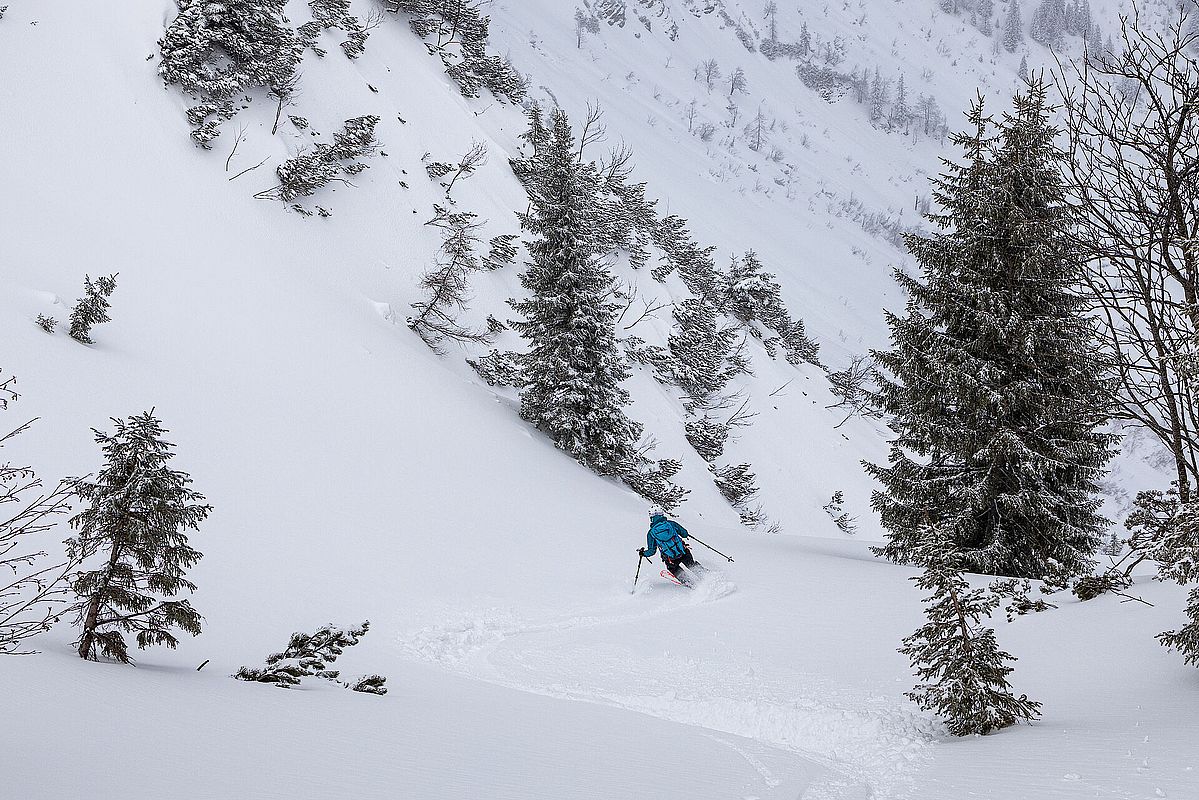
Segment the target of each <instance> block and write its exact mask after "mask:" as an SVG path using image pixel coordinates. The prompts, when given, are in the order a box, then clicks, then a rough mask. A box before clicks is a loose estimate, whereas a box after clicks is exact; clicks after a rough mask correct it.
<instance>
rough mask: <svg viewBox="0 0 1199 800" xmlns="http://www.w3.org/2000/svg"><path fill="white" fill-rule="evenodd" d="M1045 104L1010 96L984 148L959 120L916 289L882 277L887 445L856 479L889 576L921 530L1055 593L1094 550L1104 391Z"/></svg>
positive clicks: (965, 558) (919, 241)
mask: <svg viewBox="0 0 1199 800" xmlns="http://www.w3.org/2000/svg"><path fill="white" fill-rule="evenodd" d="M1044 103H1045V93H1044V88H1043V87H1042V86H1039V85H1034V86H1031V87H1030V89H1029V90H1028V92H1027V93H1025V94H1021V95H1018V96H1017V97H1016V101H1015V107H1016V111H1015V114H1014V115H1012V116H1007V117H1005V119H1004V121H1003V122H1002V124H1001V125H1000V126H999V129H1000V130H999V133H1000V138H999V141H996V140H995V139H993V138H992V137H991V136H990V135H989V132H988V128H989V126H990V124H991V120H990V119H989V118H987V117H984V115H983V110H982V105H981V102H980V103H978V104H976V105H974V106H973V108H972V109H971V111H970V113H969V120H970V124H971V126H972V127H973V129H974V130H973V132H971V133H966V134H959V135H957V136H956V137H955V142H956V144H957V145H958V146H960V147H962V148H963V150H964V151H965V163H964V164H962V165H958V164H954V163H950V162H946V165H947V168H948V169H947V172H946V173H945V174H943V175H942V176H941V178H940V179H938V180H937V181H936V182H935V186H936V192H935V196H936V199H937V201H938V203H939V204H940V206H941V208H942V209H943V212H942V213H941V214H939V215H936V216H932V217H931V219H932V220H933V221H934V222H935V223H936V224H937V225H938V226H939V227H940V228H941V229H942V232H940V233H936V234H934V235H932V236H929V237H924V236H920V235H910V236H909V237H908V240H907V243H908V247H909V249H910V251H911V252H912V254H913V255H914V256H915V258H916V260H917V261H918V262H919V264H920V266H921V269H922V277H921V278H920V279H917V278H914V277H911V276H909V275H907V274H905V273H903V272H899V271H897V273H896V277H897V280H898V281H899V282H900V284H901V285H902V286H903V288H904V289H905V290H906V292H907V294H908V306H907V313H906V315H904V316H899V315H896V314H891V313H888V314H887V323H888V325H889V326H890V328H891V338H892V342H893V345H894V349H892V350H890V351H887V352H876V353H874V357H875V359H876V361H877V362H878V364H879V367H880V370H879V374H878V381H879V388H878V390H877V392H876V393H875V395H874V400H875V402H876V403H877V405H878V407H879V409H880V410H881V411H882V412H883V413H885V414H886V415H887V416H888V417H890V419H891V427H892V429H893V430H894V431H895V432H896V434H897V438H896V439H895V440H894V441H893V442H892V448H891V456H890V461H891V463H890V464H889V465H887V466H878V465H872V464H867V465H866V468H867V471H868V472H869V473H870V474H871V475H872V476H874V477H875V478H877V479H878V480H879V481H880V482H881V483H882V484H883V489H882V491H877V492H875V494H874V497H873V501H872V505H873V506H874V508H875V510H876V511H878V512H879V514H880V515H881V517H882V522H883V526H884V527H885V528H886V529H887V530H888V533H889V542H888V544H887V545H886V546H885V547H883V548H880V549H879V550H878V552H879V553H881V554H882V555H885V556H887V557H889V558H891V559H894V560H897V561H911V560H912V559H913V558H914V557H915V555H916V551H917V549H918V548H919V547H920V545H921V544H922V542H921V537H922V536H923V535H924V534H925V533H927V527H926V525H925V524H924V518H925V516H926V515H928V514H935V515H936V518H937V520H938V523H939V530H940V531H942V532H943V534H944V535H945V536H946V537H947V538H948V540H949V541H950V542H952V543H953V545H954V546H955V547H957V548H959V550H960V551H961V555H962V565H963V568H964V569H968V570H970V571H972V572H980V573H988V574H995V575H1006V576H1010V577H1021V578H1050V577H1056V578H1059V579H1063V580H1064V579H1065V578H1067V577H1069V576H1073V575H1079V574H1086V573H1088V572H1089V571H1090V563H1091V558H1092V555H1093V553H1094V552H1095V550H1096V549H1097V548H1098V546H1099V544H1100V542H1101V534H1102V531H1103V528H1104V527H1105V525H1106V521H1105V520H1104V519H1103V518H1102V517H1100V516H1099V515H1098V513H1097V510H1098V507H1099V501H1098V499H1097V493H1098V487H1097V485H1096V483H1097V481H1098V479H1099V478H1100V476H1101V475H1102V474H1103V468H1104V465H1105V464H1106V462H1107V461H1108V459H1109V458H1110V457H1111V451H1110V445H1111V443H1112V439H1111V437H1109V436H1107V435H1105V434H1102V433H1099V432H1098V428H1099V426H1100V425H1102V424H1103V422H1104V421H1105V415H1106V409H1107V407H1108V406H1109V404H1110V386H1109V384H1108V382H1107V381H1106V379H1105V377H1104V376H1105V373H1106V371H1107V368H1106V365H1105V364H1104V363H1103V362H1102V361H1101V360H1100V358H1099V357H1098V356H1096V355H1095V353H1096V352H1097V348H1096V347H1095V345H1094V342H1093V337H1094V330H1093V327H1092V325H1091V323H1090V321H1088V318H1086V317H1085V316H1084V314H1085V308H1084V299H1083V298H1082V297H1081V296H1080V294H1079V293H1078V292H1077V290H1076V286H1077V282H1078V280H1079V276H1080V272H1079V263H1078V258H1077V256H1076V254H1075V253H1074V252H1073V251H1072V250H1071V248H1070V245H1069V244H1068V242H1070V241H1071V239H1070V236H1069V233H1070V229H1071V225H1072V218H1071V216H1070V214H1071V212H1070V210H1069V209H1068V207H1067V206H1066V204H1065V203H1064V201H1063V189H1062V184H1061V181H1060V178H1059V173H1058V170H1057V164H1058V160H1059V158H1060V154H1059V152H1058V151H1057V150H1056V149H1055V147H1054V144H1053V140H1054V134H1055V131H1054V130H1053V129H1052V128H1051V127H1050V126H1049V124H1048V121H1047V119H1046V116H1047V112H1046V109H1045V105H1044Z"/></svg>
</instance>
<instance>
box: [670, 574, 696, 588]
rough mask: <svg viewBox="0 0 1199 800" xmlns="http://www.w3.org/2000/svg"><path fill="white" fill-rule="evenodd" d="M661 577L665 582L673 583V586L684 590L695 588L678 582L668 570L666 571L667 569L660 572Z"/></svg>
mask: <svg viewBox="0 0 1199 800" xmlns="http://www.w3.org/2000/svg"><path fill="white" fill-rule="evenodd" d="M662 577H663V578H665V579H666V580H668V581H670V582H671V583H673V584H674V585H675V586H682V587H684V588H686V589H694V588H695V587H694V586H692V585H691V584H689V583H683V582H682V581H681V580H679V579H678V578H676V577H675V576H674V575H672V574H671V572H670V570H668V569H664V570H662Z"/></svg>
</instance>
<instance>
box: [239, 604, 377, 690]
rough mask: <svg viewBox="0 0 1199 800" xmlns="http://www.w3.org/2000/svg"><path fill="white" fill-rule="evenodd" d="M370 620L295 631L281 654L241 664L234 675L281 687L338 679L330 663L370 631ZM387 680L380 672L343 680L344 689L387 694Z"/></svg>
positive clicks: (337, 671)
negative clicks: (258, 664) (257, 662)
mask: <svg viewBox="0 0 1199 800" xmlns="http://www.w3.org/2000/svg"><path fill="white" fill-rule="evenodd" d="M370 627H371V624H370V621H369V620H368V621H366V622H363V623H362V624H361V625H359V626H358V627H357V628H350V629H348V630H347V629H343V628H339V627H337V626H336V625H332V624H330V625H325V626H323V627H321V628H319V629H318V630H317V631H316V632H315V633H303V632H296V633H293V634H292V635H291V640H290V641H289V642H288V643H287V648H286V649H284V650H283V652H281V653H272V654H271V655H269V656H267V658H266V664H265V666H262V667H245V666H243V667H241V668H239V669H238V670H237V672H236V673H234V675H233V677H234V678H236V679H238V680H240V681H255V682H257V683H270V684H274V685H275V686H278V687H279V688H280V689H290V688H291V687H293V686H298V685H299V684H300V682H301V681H302V680H303V679H304V678H309V677H315V678H324V679H325V680H328V681H335V682H338V683H341V682H340V681H338V678H339V676H340V674H341V673H340V671H339V670H335V669H330V668H329V666H330V665H331V664H333V662H335V661H337V659H338V658H339V657H341V655H342V654H343V653H344V652H345V651H346V648H348V647H353V646H354V645H356V644H358V643H359V642H360V641H362V637H363V636H366V634H367V632H368V631H369V630H370ZM386 680H387V679H386V678H384V677H382V676H380V675H367V676H365V677H363V678H360V679H359V680H358V681H357V682H356V683H354V684H353V685H351V684H348V683H342V684H341V685H342V686H345V687H346V688H347V689H352V690H353V691H355V692H367V693H369V694H378V695H383V694H387V689H386V688H384V686H383V684H384V682H385V681H386Z"/></svg>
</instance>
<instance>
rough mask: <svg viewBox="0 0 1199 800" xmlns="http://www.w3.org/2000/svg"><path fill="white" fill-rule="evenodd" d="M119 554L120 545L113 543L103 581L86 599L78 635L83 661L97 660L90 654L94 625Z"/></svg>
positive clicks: (94, 636)
mask: <svg viewBox="0 0 1199 800" xmlns="http://www.w3.org/2000/svg"><path fill="white" fill-rule="evenodd" d="M120 554H121V550H120V547H118V546H117V545H116V544H113V546H112V553H111V554H109V556H108V566H107V567H106V568H105V569H104V582H103V583H102V584H100V586H99V587H98V588H97V589H96V591H95V593H94V594H93V595H92V596H91V599H90V600H88V601H87V614H86V615H85V616H84V618H83V635H82V636H80V637H79V657H80V658H82V659H84V660H85V661H96V660H98V659H96V658H95V657H94V656H93V654H92V647H93V646H94V645H95V642H96V625H97V623H98V622H99V620H100V606H101V603H102V600H101V598H102V597H103V596H104V592H105V590H106V589H108V582H109V581H110V580H111V579H112V571H113V569H114V568H115V567H116V565H117V559H118V558H119V557H120Z"/></svg>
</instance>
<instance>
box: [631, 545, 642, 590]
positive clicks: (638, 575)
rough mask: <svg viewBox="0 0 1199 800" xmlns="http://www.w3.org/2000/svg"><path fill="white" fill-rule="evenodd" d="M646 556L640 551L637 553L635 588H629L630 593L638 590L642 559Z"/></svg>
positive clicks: (634, 577)
mask: <svg viewBox="0 0 1199 800" xmlns="http://www.w3.org/2000/svg"><path fill="white" fill-rule="evenodd" d="M643 558H645V556H643V555H642V554H641V553H640V552H639V553H637V574H636V575H634V576H633V588H632V589H630V590H629V594H635V593H636V591H637V579H638V578H640V577H641V559H643Z"/></svg>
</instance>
